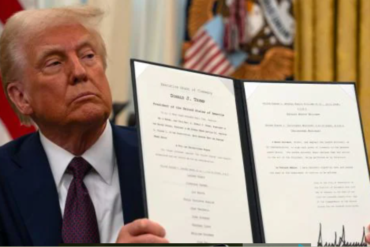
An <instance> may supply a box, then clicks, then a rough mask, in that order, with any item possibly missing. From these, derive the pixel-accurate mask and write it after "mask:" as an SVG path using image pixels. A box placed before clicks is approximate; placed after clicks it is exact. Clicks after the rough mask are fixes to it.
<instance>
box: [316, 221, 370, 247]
mask: <svg viewBox="0 0 370 247" xmlns="http://www.w3.org/2000/svg"><path fill="white" fill-rule="evenodd" d="M317 246H366V242H365V227H364V228H363V232H362V238H361V241H360V242H348V241H346V229H345V227H344V226H342V236H340V237H339V238H338V236H337V232H334V242H325V243H324V242H323V241H322V232H321V223H320V231H319V239H318V240H317Z"/></svg>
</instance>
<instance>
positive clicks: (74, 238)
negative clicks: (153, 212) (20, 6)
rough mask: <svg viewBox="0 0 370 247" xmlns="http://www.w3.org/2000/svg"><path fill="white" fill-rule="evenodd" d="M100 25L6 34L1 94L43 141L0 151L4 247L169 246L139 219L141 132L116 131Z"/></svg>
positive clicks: (69, 14)
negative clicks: (70, 246) (65, 246)
mask: <svg viewBox="0 0 370 247" xmlns="http://www.w3.org/2000/svg"><path fill="white" fill-rule="evenodd" d="M101 16H102V12H101V11H100V10H98V9H95V8H91V7H81V8H60V9H47V10H27V11H22V12H19V13H17V14H16V15H14V16H13V17H11V18H10V19H9V20H8V22H7V24H6V25H5V27H4V31H3V34H2V36H1V38H0V69H1V76H2V81H3V85H2V86H3V89H4V91H5V93H6V95H7V98H8V100H9V102H10V103H11V105H12V107H13V109H14V110H15V111H16V113H17V114H18V116H19V117H20V119H21V121H22V122H23V123H24V124H29V123H31V122H33V123H35V124H36V125H37V126H38V128H39V132H38V133H35V134H31V135H27V136H24V137H22V138H20V139H18V140H15V141H13V142H10V143H9V144H7V145H5V146H2V147H1V148H0V245H57V244H59V243H63V242H64V243H99V242H101V243H104V242H116V241H117V242H120V243H123V242H131V243H138V242H145V243H149V242H151V243H166V242H167V240H166V239H165V230H164V229H163V227H161V226H160V225H159V224H157V223H155V222H152V221H150V220H147V219H140V218H142V217H143V216H144V213H143V212H144V209H143V208H144V203H143V199H142V194H141V193H142V190H141V189H142V188H141V182H140V170H139V155H138V149H137V136H136V132H135V131H133V130H130V129H127V128H123V127H117V126H114V125H111V124H110V123H109V122H108V117H109V115H110V113H111V105H112V98H111V93H110V89H109V84H108V81H107V78H106V75H105V69H106V50H105V45H104V42H103V40H102V38H101V36H100V34H99V32H98V31H97V30H96V29H95V26H96V24H97V23H98V21H99V19H100V18H101ZM137 219H139V220H137Z"/></svg>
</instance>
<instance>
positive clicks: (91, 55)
mask: <svg viewBox="0 0 370 247" xmlns="http://www.w3.org/2000/svg"><path fill="white" fill-rule="evenodd" d="M94 57H95V54H94V53H89V54H87V55H86V56H85V58H88V59H91V58H94Z"/></svg>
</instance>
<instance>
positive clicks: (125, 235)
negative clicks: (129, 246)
mask: <svg viewBox="0 0 370 247" xmlns="http://www.w3.org/2000/svg"><path fill="white" fill-rule="evenodd" d="M165 235H166V231H165V230H164V228H163V227H162V226H160V225H159V224H158V223H155V222H153V221H150V220H148V219H140V220H135V221H134V222H132V223H130V224H127V225H125V226H123V227H122V228H121V230H120V232H119V234H118V237H117V241H116V243H168V240H167V239H165V238H164V236H165Z"/></svg>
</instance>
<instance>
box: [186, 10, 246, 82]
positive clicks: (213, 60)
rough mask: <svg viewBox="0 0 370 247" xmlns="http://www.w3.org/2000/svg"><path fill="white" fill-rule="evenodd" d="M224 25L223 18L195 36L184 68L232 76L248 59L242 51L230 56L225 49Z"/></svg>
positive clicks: (214, 21) (207, 24)
mask: <svg viewBox="0 0 370 247" xmlns="http://www.w3.org/2000/svg"><path fill="white" fill-rule="evenodd" d="M223 40H224V24H223V20H222V17H221V16H219V15H218V16H216V17H215V18H213V19H212V20H211V21H209V22H208V23H206V24H205V25H204V26H203V27H202V28H200V29H199V30H198V32H197V33H196V34H195V35H194V37H193V38H192V41H191V46H190V47H189V49H188V50H187V51H186V52H185V56H184V68H186V69H191V70H198V71H202V72H206V73H211V74H217V75H225V76H227V75H230V74H231V73H232V72H234V71H235V69H236V68H237V67H238V66H240V65H241V64H242V63H243V62H244V61H245V59H246V58H247V55H246V53H244V52H242V51H237V52H233V53H231V54H228V53H227V52H226V51H225V50H224V48H223Z"/></svg>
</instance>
